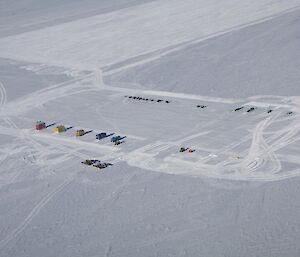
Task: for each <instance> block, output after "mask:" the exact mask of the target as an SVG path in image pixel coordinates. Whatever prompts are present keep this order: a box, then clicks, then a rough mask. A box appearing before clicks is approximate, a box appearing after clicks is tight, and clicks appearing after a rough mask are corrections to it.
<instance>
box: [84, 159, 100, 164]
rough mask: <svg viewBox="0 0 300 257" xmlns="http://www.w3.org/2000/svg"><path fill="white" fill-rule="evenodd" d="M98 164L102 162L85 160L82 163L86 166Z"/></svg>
mask: <svg viewBox="0 0 300 257" xmlns="http://www.w3.org/2000/svg"><path fill="white" fill-rule="evenodd" d="M97 162H100V161H99V160H85V161H83V162H81V163H82V164H85V165H92V164H95V163H97Z"/></svg>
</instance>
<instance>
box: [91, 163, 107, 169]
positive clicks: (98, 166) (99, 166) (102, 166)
mask: <svg viewBox="0 0 300 257" xmlns="http://www.w3.org/2000/svg"><path fill="white" fill-rule="evenodd" d="M93 166H94V167H96V168H98V169H105V168H107V167H108V164H107V163H101V162H99V163H97V164H95V165H93Z"/></svg>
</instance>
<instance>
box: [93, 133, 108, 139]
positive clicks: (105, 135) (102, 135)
mask: <svg viewBox="0 0 300 257" xmlns="http://www.w3.org/2000/svg"><path fill="white" fill-rule="evenodd" d="M105 137H107V134H106V133H105V132H101V133H99V134H97V135H96V139H98V140H101V139H103V138H105Z"/></svg>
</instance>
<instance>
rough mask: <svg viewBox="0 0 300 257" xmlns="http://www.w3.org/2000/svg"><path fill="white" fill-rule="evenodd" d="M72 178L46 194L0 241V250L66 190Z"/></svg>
mask: <svg viewBox="0 0 300 257" xmlns="http://www.w3.org/2000/svg"><path fill="white" fill-rule="evenodd" d="M72 181H73V180H72V179H71V180H67V181H64V182H63V183H61V184H60V185H59V186H58V187H56V188H55V189H54V190H53V191H50V192H49V193H48V194H46V195H45V196H44V197H43V198H42V199H41V200H40V201H39V202H38V204H36V205H35V206H34V208H33V209H32V210H31V211H30V213H29V214H28V215H27V216H26V218H25V219H24V220H23V221H22V222H21V223H20V224H19V225H18V226H17V228H16V229H14V230H13V231H12V232H11V233H9V234H8V235H7V236H6V237H5V238H4V239H3V240H1V241H0V251H1V250H2V249H3V248H4V247H5V246H6V245H7V244H8V243H9V242H11V241H12V240H14V239H16V238H17V237H18V236H19V235H20V234H21V233H22V232H23V231H24V230H25V229H26V228H27V227H28V225H29V224H30V223H31V222H32V220H33V219H34V218H35V217H36V216H37V215H38V214H39V213H40V212H41V210H42V209H43V208H44V207H45V206H46V205H47V204H48V203H49V202H50V201H51V200H52V199H53V198H54V197H55V196H56V195H57V194H59V193H60V192H61V191H62V190H64V189H65V188H66V187H67V186H68V185H70V184H71V183H72Z"/></svg>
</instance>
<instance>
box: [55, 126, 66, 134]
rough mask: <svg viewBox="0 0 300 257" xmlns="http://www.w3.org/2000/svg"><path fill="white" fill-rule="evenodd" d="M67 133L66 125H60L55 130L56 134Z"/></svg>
mask: <svg viewBox="0 0 300 257" xmlns="http://www.w3.org/2000/svg"><path fill="white" fill-rule="evenodd" d="M65 131H66V127H65V126H64V125H59V126H57V127H56V128H55V129H54V132H55V133H61V132H65Z"/></svg>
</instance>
